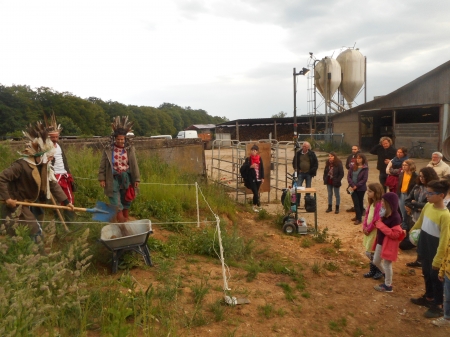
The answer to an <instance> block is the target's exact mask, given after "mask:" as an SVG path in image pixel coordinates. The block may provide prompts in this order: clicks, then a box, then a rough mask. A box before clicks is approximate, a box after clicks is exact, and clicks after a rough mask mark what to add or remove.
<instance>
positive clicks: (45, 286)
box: [0, 145, 309, 337]
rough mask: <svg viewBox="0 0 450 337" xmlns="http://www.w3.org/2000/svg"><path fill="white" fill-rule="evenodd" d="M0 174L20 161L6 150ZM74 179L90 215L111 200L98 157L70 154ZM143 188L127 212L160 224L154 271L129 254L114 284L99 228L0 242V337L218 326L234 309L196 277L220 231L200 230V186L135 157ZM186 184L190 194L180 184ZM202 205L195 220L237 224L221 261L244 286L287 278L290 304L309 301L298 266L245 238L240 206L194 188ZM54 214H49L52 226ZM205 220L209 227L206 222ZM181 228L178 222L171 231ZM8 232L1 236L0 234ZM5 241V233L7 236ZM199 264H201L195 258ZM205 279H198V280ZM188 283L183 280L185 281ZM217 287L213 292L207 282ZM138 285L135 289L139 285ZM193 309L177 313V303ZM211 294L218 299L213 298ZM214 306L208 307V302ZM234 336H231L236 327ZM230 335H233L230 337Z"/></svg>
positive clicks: (225, 238)
mask: <svg viewBox="0 0 450 337" xmlns="http://www.w3.org/2000/svg"><path fill="white" fill-rule="evenodd" d="M0 150H1V151H4V152H2V153H4V156H2V158H0V169H4V168H5V167H7V166H9V164H10V163H11V162H12V161H13V160H15V158H16V157H17V156H16V155H15V154H14V153H12V152H11V151H9V148H7V147H2V145H0ZM67 156H68V157H69V160H70V164H71V170H72V173H73V175H74V176H75V177H83V178H85V179H76V182H77V187H78V189H77V192H76V194H75V200H76V204H77V206H79V207H92V206H93V205H94V204H95V202H96V201H97V200H102V201H107V199H106V197H105V196H104V194H103V190H102V189H101V188H100V186H99V184H98V181H97V177H96V172H97V169H98V163H99V161H100V155H99V153H96V152H94V151H92V150H90V149H83V150H76V149H74V148H69V149H68V151H67ZM138 162H139V166H140V170H141V173H142V176H141V180H142V183H141V188H140V193H139V194H138V196H137V198H136V200H135V201H134V202H133V203H132V207H131V215H132V216H135V217H137V218H148V219H151V220H152V222H153V224H154V225H156V224H157V223H158V222H160V223H162V222H164V223H165V224H161V225H159V228H164V229H165V230H166V232H165V234H166V235H165V236H164V240H162V239H158V238H155V237H154V236H150V238H149V240H148V242H147V245H148V247H149V249H150V250H151V254H152V260H153V262H154V264H155V266H156V267H155V268H149V267H147V266H145V264H144V263H143V259H142V256H141V255H139V254H136V253H134V252H127V253H126V254H124V255H123V256H122V258H121V260H120V264H119V268H120V270H119V273H118V274H117V275H113V276H110V275H109V272H110V263H111V252H109V251H108V250H107V249H106V248H105V247H104V246H102V245H100V244H98V243H97V240H98V238H99V237H100V233H101V229H102V227H103V226H104V225H105V224H102V223H89V225H80V224H76V225H72V224H69V228H70V229H71V231H70V233H65V232H64V231H63V230H62V229H61V228H59V227H58V226H56V225H55V224H54V223H53V222H48V223H47V222H46V223H44V230H45V241H43V242H42V243H40V244H35V243H33V242H32V241H31V239H30V237H29V235H28V230H27V228H24V227H20V226H19V227H17V229H16V233H17V236H15V237H4V238H2V239H1V240H0V284H1V289H0V290H1V291H2V296H0V320H1V321H2V322H3V323H2V325H0V335H2V336H13V335H15V336H25V335H27V336H28V335H46V336H74V335H80V336H87V335H88V332H90V331H94V333H95V334H98V335H102V336H118V337H120V336H133V335H139V336H167V335H172V336H176V335H179V334H180V332H181V331H183V332H184V333H185V331H186V330H185V329H193V328H195V327H199V326H204V325H208V324H211V323H212V322H222V321H225V320H226V319H227V316H226V314H227V312H229V310H232V309H231V308H229V307H228V306H227V305H225V304H224V302H223V295H222V292H223V288H222V287H218V286H217V283H221V282H222V275H214V276H213V277H212V276H211V275H212V274H209V273H208V272H205V271H204V270H202V269H201V261H202V260H204V259H211V261H212V262H213V263H216V264H218V263H219V259H218V255H219V252H220V246H219V240H218V232H217V229H216V225H215V224H214V225H211V226H209V225H207V226H203V225H202V226H201V227H200V228H197V226H196V225H195V224H186V223H187V222H195V221H196V216H197V214H196V206H195V205H196V198H195V193H193V192H194V190H195V188H194V183H195V182H196V181H198V180H199V179H198V177H196V176H192V175H185V174H180V172H179V169H178V168H173V167H170V166H168V165H166V164H165V163H164V162H162V161H161V160H160V159H159V158H147V157H145V155H141V156H138ZM145 182H161V183H167V184H172V183H173V184H177V185H176V186H174V187H172V186H164V188H161V186H159V185H150V184H148V185H147V184H145ZM185 184H186V185H185ZM199 188H200V190H201V192H202V194H203V195H204V196H205V199H206V200H207V201H208V204H206V203H205V201H204V199H203V198H200V203H199V205H200V212H201V214H211V212H210V207H211V209H212V210H214V212H215V213H216V214H220V215H221V216H223V217H226V218H228V220H230V221H231V222H234V225H227V223H226V222H225V221H224V220H220V223H219V226H220V230H221V239H222V247H223V248H224V258H225V259H226V261H227V264H228V265H230V266H236V267H237V268H241V269H243V270H246V272H247V275H246V276H243V277H246V278H247V280H248V281H249V282H251V281H252V280H254V279H255V278H257V277H258V274H259V273H270V274H273V275H279V276H280V277H283V278H287V279H288V280H289V282H284V281H283V282H280V283H279V287H281V288H282V289H283V292H284V294H285V298H286V300H287V301H294V300H295V299H296V298H297V296H298V295H299V294H300V295H301V296H302V297H304V298H308V297H309V293H308V292H307V291H306V285H307V284H306V281H305V277H304V275H303V274H302V271H303V267H302V266H301V265H300V264H294V263H292V262H289V261H284V260H283V259H282V258H281V257H280V256H277V255H273V254H271V253H270V252H269V251H268V250H267V249H266V248H264V247H258V250H256V249H255V248H256V243H255V242H254V241H253V240H252V239H249V238H245V237H242V236H241V234H240V232H239V228H238V225H237V221H235V220H237V219H235V218H236V213H237V212H236V206H235V203H234V201H233V200H231V199H230V198H229V197H228V195H227V193H226V192H225V191H224V190H222V189H221V187H220V186H218V185H213V184H206V183H205V182H202V181H200V182H199ZM51 217H52V213H50V212H48V213H47V215H46V219H47V220H49V219H50V218H51ZM77 217H78V218H77V220H78V221H81V222H83V221H85V222H91V218H90V215H89V214H86V213H79V214H77ZM207 220H209V221H210V220H215V218H214V217H213V216H212V215H209V216H208V215H207ZM258 220H273V221H276V218H273V217H272V216H270V215H269V214H268V213H267V211H265V210H262V211H261V212H259V213H258ZM174 222H178V223H174ZM3 229H4V228H3ZM3 234H4V233H3ZM199 256H202V257H203V258H201V259H200V258H199ZM183 258H184V259H186V264H185V268H180V269H179V270H178V269H177V263H176V261H177V260H179V259H183ZM136 267H139V268H140V269H141V270H144V271H145V270H146V269H147V268H148V272H149V273H150V275H151V279H150V280H149V281H148V283H146V284H142V282H143V281H142V280H141V279H140V281H139V282H138V281H137V280H136V278H135V277H134V276H133V273H132V270H133V269H134V268H136ZM205 274H206V275H207V276H204V275H205ZM187 275H188V276H189V277H186V276H187ZM213 281H215V282H214V283H215V284H214V285H212V282H213ZM140 282H141V283H140ZM186 292H188V293H189V295H191V296H192V297H191V300H189V301H187V302H186V303H182V304H180V297H181V296H184V295H186ZM216 293H217V294H216ZM250 293H251V292H250V291H249V290H248V289H246V288H245V286H244V287H237V288H236V289H233V295H234V296H237V295H242V296H249V294H250ZM212 294H214V296H216V299H215V300H213V301H212V302H211V301H210V297H211V295H212ZM257 310H258V312H259V313H260V315H261V316H262V317H275V316H278V317H283V316H284V315H286V311H285V309H283V308H275V307H274V306H273V304H266V305H265V306H261V307H258V309H257ZM228 323H230V325H233V324H234V325H236V326H239V325H241V324H242V323H243V322H242V321H239V320H237V321H236V320H235V321H233V320H232V319H231V320H230V321H229V322H227V324H228ZM236 329H237V328H236ZM236 329H234V330H233V329H230V331H229V335H234V334H235V333H236Z"/></svg>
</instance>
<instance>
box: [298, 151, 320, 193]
mask: <svg viewBox="0 0 450 337" xmlns="http://www.w3.org/2000/svg"><path fill="white" fill-rule="evenodd" d="M292 167H293V168H294V170H295V171H296V172H297V178H298V182H297V184H298V186H302V185H303V182H304V181H305V182H306V187H307V188H308V187H311V181H312V178H313V177H315V176H316V172H317V169H318V168H319V161H318V160H317V156H316V154H315V153H314V152H313V151H311V144H309V143H308V142H303V144H302V148H301V150H298V151H297V152H296V153H295V155H294V159H293V160H292ZM308 194H309V193H307V195H308Z"/></svg>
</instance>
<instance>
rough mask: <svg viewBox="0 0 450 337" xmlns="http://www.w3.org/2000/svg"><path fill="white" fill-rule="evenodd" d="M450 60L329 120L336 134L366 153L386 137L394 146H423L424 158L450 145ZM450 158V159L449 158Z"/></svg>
mask: <svg viewBox="0 0 450 337" xmlns="http://www.w3.org/2000/svg"><path fill="white" fill-rule="evenodd" d="M449 103H450V61H448V62H446V63H444V64H442V65H440V66H439V67H437V68H435V69H433V70H431V71H429V72H428V73H426V74H424V75H422V76H420V77H419V78H417V79H415V80H414V81H412V82H410V83H408V84H406V85H404V86H403V87H401V88H399V89H397V90H395V91H393V92H391V93H390V94H388V95H385V96H380V97H375V99H374V100H373V101H370V102H367V103H364V104H361V105H359V106H357V107H354V108H352V109H349V110H346V111H344V112H341V113H338V114H334V115H332V116H331V117H330V120H331V121H332V129H333V133H343V134H344V135H345V137H344V141H345V142H346V143H349V144H359V145H360V147H361V148H362V149H363V150H365V151H367V150H369V149H370V148H371V147H372V146H373V145H375V144H377V143H378V141H379V139H380V138H381V137H383V136H387V137H391V138H392V140H393V141H394V145H395V147H400V146H405V147H407V148H411V147H412V146H413V145H417V144H418V142H419V141H420V142H425V143H424V144H423V146H424V149H425V156H427V157H430V156H431V153H432V152H434V151H437V150H438V151H441V152H443V153H444V154H446V152H447V151H446V149H445V148H446V147H447V144H449V143H450V129H449ZM447 159H450V158H447Z"/></svg>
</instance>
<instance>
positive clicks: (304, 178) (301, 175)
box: [297, 173, 312, 206]
mask: <svg viewBox="0 0 450 337" xmlns="http://www.w3.org/2000/svg"><path fill="white" fill-rule="evenodd" d="M311 180H312V177H311V175H310V174H309V173H298V178H297V186H302V185H303V182H304V181H305V182H306V186H305V187H306V188H308V187H311ZM306 195H310V193H306ZM301 197H302V195H301V194H300V193H297V206H299V205H300V199H301Z"/></svg>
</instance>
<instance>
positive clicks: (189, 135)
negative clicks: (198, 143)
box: [177, 130, 198, 138]
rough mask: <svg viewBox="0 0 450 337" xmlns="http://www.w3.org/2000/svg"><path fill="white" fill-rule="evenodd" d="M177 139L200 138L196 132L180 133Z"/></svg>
mask: <svg viewBox="0 0 450 337" xmlns="http://www.w3.org/2000/svg"><path fill="white" fill-rule="evenodd" d="M177 138H198V134H197V131H195V130H188V131H180V132H178V135H177Z"/></svg>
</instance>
